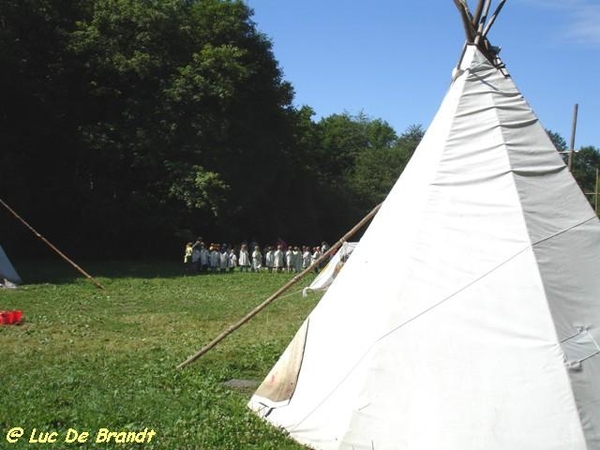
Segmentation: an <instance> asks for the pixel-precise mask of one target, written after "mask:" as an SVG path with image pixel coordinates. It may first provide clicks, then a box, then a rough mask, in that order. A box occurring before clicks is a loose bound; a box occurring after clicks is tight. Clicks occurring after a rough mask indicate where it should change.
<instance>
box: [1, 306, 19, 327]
mask: <svg viewBox="0 0 600 450" xmlns="http://www.w3.org/2000/svg"><path fill="white" fill-rule="evenodd" d="M22 319H23V311H21V310H20V309H19V310H14V311H0V325H16V324H18V323H20V322H21V320H22Z"/></svg>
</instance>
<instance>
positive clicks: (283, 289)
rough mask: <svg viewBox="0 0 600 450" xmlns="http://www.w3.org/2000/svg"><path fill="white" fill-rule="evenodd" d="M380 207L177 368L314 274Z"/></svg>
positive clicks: (208, 348) (213, 345)
mask: <svg viewBox="0 0 600 450" xmlns="http://www.w3.org/2000/svg"><path fill="white" fill-rule="evenodd" d="M380 207H381V204H379V205H377V206H376V207H375V208H373V210H372V211H371V212H370V213H369V214H367V215H366V216H365V217H363V218H362V219H361V221H360V222H358V223H357V224H356V225H355V226H354V227H352V229H351V230H350V231H348V232H347V233H346V234H345V235H344V236H343V237H342V238H341V239H340V240H339V241H337V242H336V243H335V244H333V245H332V246H331V248H330V249H329V250H327V251H326V252H325V253H323V254H322V255H321V256H320V257H319V258H318V259H317V260H316V261H315V262H314V263H312V264H311V265H310V267H307V268H306V269H304V270H303V271H302V272H300V273H299V274H298V275H296V276H295V277H294V278H292V279H291V280H290V281H288V282H287V283H286V284H285V285H283V286H282V287H280V288H279V289H278V290H277V291H276V292H275V293H274V294H273V295H271V296H270V297H269V298H268V299H266V300H265V301H264V302H262V303H261V304H260V305H258V306H257V307H256V308H254V309H253V310H252V311H250V312H249V313H248V314H246V315H245V316H244V317H242V318H241V319H240V320H239V321H237V322H236V323H234V324H233V325H231V326H229V327H228V328H227V329H226V330H225V331H223V332H222V333H221V334H219V335H218V336H217V337H216V338H214V339H213V340H212V341H210V342H209V343H208V344H206V345H205V346H204V347H203V348H201V349H200V350H199V351H198V352H196V353H195V354H194V355H192V356H190V357H189V358H188V359H186V360H185V361H184V362H182V363H181V364H179V365H178V366H177V368H178V369H183V368H184V367H185V366H187V365H188V364H191V363H193V362H194V361H196V360H197V359H198V358H200V357H201V356H203V355H204V354H206V353H207V352H208V351H209V350H211V349H212V348H213V347H215V346H216V345H217V344H218V343H219V342H221V341H222V340H223V339H225V338H226V337H227V336H229V335H230V334H231V333H233V332H234V331H235V330H237V329H238V328H240V327H241V326H242V325H244V324H245V323H247V322H248V321H250V319H252V318H253V317H254V316H256V315H257V314H258V313H260V312H261V311H262V310H263V309H265V308H266V307H267V306H269V305H270V304H271V303H273V302H274V301H275V300H277V298H278V297H279V296H280V295H281V294H283V293H284V292H286V291H287V290H288V289H290V288H291V287H292V286H293V285H294V284H296V283H297V282H298V281H300V280H301V279H302V278H304V277H305V276H306V275H307V274H309V273H310V272H312V271H313V270H314V269H315V268H316V267H318V265H319V264H320V263H321V262H323V261H324V260H325V259H326V258H328V257H329V256H330V255H331V254H333V253H334V252H335V251H336V250H337V249H338V248H339V247H340V246H341V245H342V244H343V243H344V242H346V241H347V240H348V239H350V237H352V236H353V235H354V234H355V233H356V232H357V231H358V230H360V229H361V228H362V227H363V226H364V225H365V224H366V223H367V222H368V221H369V220H371V219H372V218H373V216H375V214H377V211H379V208H380Z"/></svg>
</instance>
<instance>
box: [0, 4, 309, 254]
mask: <svg viewBox="0 0 600 450" xmlns="http://www.w3.org/2000/svg"><path fill="white" fill-rule="evenodd" d="M251 13H252V12H251V11H250V10H249V9H248V7H247V6H246V5H245V4H244V3H243V2H241V1H219V0H195V1H186V2H181V1H179V0H156V1H152V2H148V1H144V0H95V1H93V2H63V1H61V0H43V1H39V2H34V1H27V0H26V1H23V2H21V1H7V2H3V3H2V4H1V6H0V17H1V18H2V20H1V21H0V23H1V25H0V26H1V29H0V32H1V34H0V37H1V39H2V40H1V41H0V43H1V46H0V51H1V52H2V53H1V54H0V57H2V59H3V60H5V61H7V63H8V70H6V71H3V72H2V77H3V79H2V81H3V86H5V87H6V86H11V89H6V88H4V89H3V91H2V98H1V100H3V101H2V102H1V103H2V111H1V112H0V119H1V120H2V133H3V137H5V138H6V139H5V142H7V148H8V151H7V152H6V153H4V154H3V156H2V158H3V160H2V162H3V163H4V164H6V166H7V167H13V168H14V172H13V173H14V174H15V175H14V176H13V177H12V178H10V179H9V178H8V177H7V178H3V180H2V184H1V185H0V187H1V188H2V190H3V191H6V190H9V189H10V190H11V192H15V193H16V194H15V195H14V196H13V200H14V201H15V203H17V204H27V205H34V203H33V202H32V201H31V200H32V198H31V197H33V196H35V195H36V194H39V195H40V196H41V195H42V194H41V193H42V192H43V195H44V203H43V204H42V205H40V204H39V203H38V204H35V207H34V206H32V207H31V211H34V210H35V211H37V218H38V219H39V221H38V223H39V222H41V221H43V222H44V224H45V228H46V229H48V228H54V229H56V230H57V231H60V230H61V229H64V227H65V223H64V219H62V217H70V218H73V219H72V220H71V225H72V227H73V231H75V230H76V231H77V232H76V233H66V232H64V231H63V234H66V235H70V236H72V237H73V238H72V239H71V240H72V243H73V244H74V245H76V244H83V243H85V245H86V246H87V248H88V250H89V249H90V247H91V246H94V245H95V246H96V247H97V249H106V250H107V253H110V254H115V250H116V249H120V248H122V249H124V252H127V254H131V253H130V252H131V250H130V249H132V248H137V249H138V250H139V249H144V248H154V250H155V249H156V246H157V245H160V241H164V236H165V233H167V234H177V233H178V231H179V232H182V231H184V230H185V229H186V228H189V230H190V232H195V231H193V230H201V229H208V230H209V231H215V230H224V231H223V232H222V233H223V234H226V232H227V228H229V229H230V230H235V229H236V226H235V224H237V230H236V231H239V230H240V229H241V228H243V226H245V225H247V224H251V227H250V228H252V226H254V227H255V228H256V229H259V230H260V229H263V230H266V225H267V224H266V223H265V221H264V220H263V221H261V220H260V219H261V218H262V217H264V216H265V214H264V211H270V210H272V209H273V208H275V207H276V206H277V205H278V204H280V203H281V202H284V201H288V197H287V193H286V191H287V185H286V184H289V182H290V179H291V178H293V177H292V176H291V175H290V174H291V173H292V172H293V169H294V168H295V165H296V163H297V153H296V149H295V147H294V143H293V141H292V129H293V127H294V123H293V122H294V121H295V120H296V115H295V111H294V110H293V108H292V107H291V101H292V97H293V91H292V88H291V86H290V85H289V83H287V82H284V81H283V80H282V75H281V71H280V69H279V67H278V64H277V61H276V60H275V58H274V57H273V54H272V51H271V43H270V41H269V40H268V39H267V38H266V37H265V36H264V35H263V34H261V33H260V32H258V31H257V30H256V28H255V25H254V23H253V22H252V21H251ZM25 174H27V175H28V176H27V177H25ZM25 180H26V181H25ZM19 188H21V189H19ZM283 222H285V220H284V221H283ZM273 223H275V221H273ZM224 227H225V228H224ZM252 231H253V230H250V232H252ZM75 236H77V238H75ZM111 243H112V246H111V245H110V244H111Z"/></svg>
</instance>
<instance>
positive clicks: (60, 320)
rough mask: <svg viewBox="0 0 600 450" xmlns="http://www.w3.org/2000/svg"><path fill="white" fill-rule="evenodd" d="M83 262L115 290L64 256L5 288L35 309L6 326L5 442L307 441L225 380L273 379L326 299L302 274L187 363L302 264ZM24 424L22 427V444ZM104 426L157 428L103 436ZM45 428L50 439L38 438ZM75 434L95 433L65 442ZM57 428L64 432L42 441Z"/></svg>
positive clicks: (198, 444) (1, 390)
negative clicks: (274, 268)
mask: <svg viewBox="0 0 600 450" xmlns="http://www.w3.org/2000/svg"><path fill="white" fill-rule="evenodd" d="M82 265H83V267H84V268H85V269H86V270H87V271H88V272H90V273H91V274H92V275H93V276H94V277H96V278H97V279H98V280H99V281H100V282H101V283H102V284H103V285H104V286H105V287H106V290H104V291H103V290H100V289H98V288H96V287H95V286H94V285H93V284H92V283H90V282H89V281H88V280H86V279H85V278H82V277H80V276H79V274H78V273H77V272H76V271H74V269H72V268H71V267H69V266H68V265H65V264H63V263H62V262H60V261H59V262H56V261H55V262H51V263H48V262H44V263H42V262H37V263H33V262H29V263H27V262H25V263H20V264H18V270H19V272H20V274H21V276H22V277H23V279H24V280H25V281H26V284H25V285H24V286H22V287H20V288H19V289H16V290H8V289H3V290H0V310H6V309H21V310H23V312H24V322H23V323H22V325H19V326H0V345H1V349H0V358H1V359H2V361H1V362H0V396H1V399H0V449H5V448H6V449H32V448H42V449H44V448H48V449H50V448H53V449H54V448H57V449H68V448H83V449H88V448H101V449H109V448H118V449H130V448H136V449H161V450H162V449H178V450H184V449H202V450H209V449H219V450H223V449H231V450H234V449H235V450H237V449H301V448H303V447H301V446H299V445H298V444H295V443H294V442H292V441H291V440H290V439H288V438H287V437H286V436H285V435H284V434H283V433H281V432H279V431H278V430H275V429H274V428H272V427H270V426H269V425H267V424H265V423H263V422H262V421H261V420H260V419H258V418H257V417H255V416H254V414H253V413H251V412H250V411H249V410H248V409H247V408H246V403H247V401H248V399H249V397H250V395H251V393H252V390H250V391H246V392H243V391H239V390H236V389H232V388H228V387H226V386H224V385H223V382H224V381H227V380H230V379H250V380H256V381H262V379H263V378H264V377H265V375H266V374H267V372H268V371H269V369H270V368H271V366H272V365H273V364H274V362H275V361H276V360H277V358H278V356H279V355H280V354H281V352H282V351H283V349H284V348H285V346H286V345H287V343H288V342H289V341H290V339H291V338H292V336H293V335H294V333H295V331H296V329H297V328H298V326H299V325H300V324H301V322H302V321H303V320H304V318H305V317H306V316H307V314H308V313H309V312H310V310H311V309H312V308H313V307H314V305H315V304H316V302H317V299H318V298H317V297H316V296H315V295H311V296H310V297H308V298H302V296H301V295H300V294H299V291H300V289H301V288H302V287H303V284H302V283H300V284H298V285H296V286H295V287H293V288H292V289H291V290H290V291H289V292H290V293H293V294H292V295H288V294H285V295H284V297H283V298H281V299H280V300H278V301H276V302H275V303H274V304H272V305H271V306H270V307H268V308H267V309H266V310H265V311H263V313H261V314H260V315H259V316H257V317H256V318H255V319H254V320H252V321H251V322H250V323H249V324H247V325H245V326H244V327H242V328H241V329H240V330H238V331H237V332H236V333H234V334H233V335H231V336H230V337H228V338H227V339H226V340H225V341H223V342H222V343H221V344H220V345H219V346H217V347H216V348H214V349H213V350H212V351H211V352H210V353H208V354H207V355H206V356H204V357H203V358H201V359H200V360H198V361H197V362H195V363H193V364H192V365H190V366H188V367H187V368H185V369H183V370H177V369H176V368H175V367H176V366H177V364H179V363H181V362H182V361H184V360H185V359H186V358H187V357H188V356H190V355H191V354H193V353H195V352H196V351H197V350H198V349H200V348H201V347H202V346H203V345H204V344H206V343H207V342H209V341H210V340H211V339H212V338H214V337H215V336H216V335H218V334H219V333H220V332H221V331H223V330H224V329H225V328H226V327H227V326H228V325H230V324H231V323H233V322H235V321H236V320H238V319H240V318H241V317H242V316H244V315H245V314H246V313H247V312H248V311H250V310H251V309H252V308H253V307H254V306H256V305H257V304H259V303H261V302H262V301H263V300H264V299H266V298H267V297H268V296H269V295H270V294H271V293H273V292H274V291H275V290H276V289H277V288H279V287H280V286H282V285H283V284H285V283H286V282H287V281H288V280H289V279H291V275H289V274H267V273H260V274H254V273H234V274H222V275H202V276H184V275H182V268H181V266H180V265H177V264H172V263H164V262H161V263H156V264H151V263H110V264H108V263H103V264H82ZM305 282H308V280H305ZM14 428H21V429H23V436H22V437H21V438H20V439H19V440H18V441H17V442H16V443H11V442H10V441H9V439H10V440H15V439H13V437H12V435H11V436H9V432H10V431H11V430H12V429H14ZM103 428H104V429H108V430H110V431H115V432H121V431H135V432H142V431H144V430H145V429H148V431H150V430H154V431H155V436H154V437H152V439H151V441H150V443H148V442H147V441H148V439H149V438H148V435H145V436H144V435H141V434H140V435H138V439H140V440H142V438H143V440H144V443H129V444H119V443H116V442H114V439H115V437H116V436H114V437H113V438H111V442H110V443H107V442H99V443H96V442H95V441H96V439H97V438H98V433H99V431H100V430H101V429H103ZM34 429H35V431H34ZM69 429H72V430H75V431H71V432H70V433H68V432H69ZM51 432H55V433H56V435H45V434H44V433H51ZM84 432H88V433H89V436H88V437H87V439H86V436H85V435H84V434H83V433H84ZM13 433H17V434H18V430H17V431H14V430H13ZM32 433H33V439H32V440H33V441H40V443H34V442H29V441H30V439H31V438H32ZM76 436H77V437H79V438H81V439H82V440H85V442H84V443H77V442H74V443H70V442H65V439H67V440H73V439H75V437H76ZM15 437H16V436H15ZM46 437H48V438H50V439H51V440H56V443H55V444H50V443H46V444H44V443H41V441H43V440H44V439H45V438H46ZM100 437H101V438H102V436H100Z"/></svg>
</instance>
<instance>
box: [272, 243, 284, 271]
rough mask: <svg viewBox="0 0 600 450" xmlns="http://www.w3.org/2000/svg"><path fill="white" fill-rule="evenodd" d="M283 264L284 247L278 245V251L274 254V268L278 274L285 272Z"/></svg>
mask: <svg viewBox="0 0 600 450" xmlns="http://www.w3.org/2000/svg"><path fill="white" fill-rule="evenodd" d="M283 263H284V254H283V247H282V246H281V245H278V246H277V249H276V250H275V252H274V253H273V268H274V269H275V270H276V271H277V272H281V271H282V270H283Z"/></svg>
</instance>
